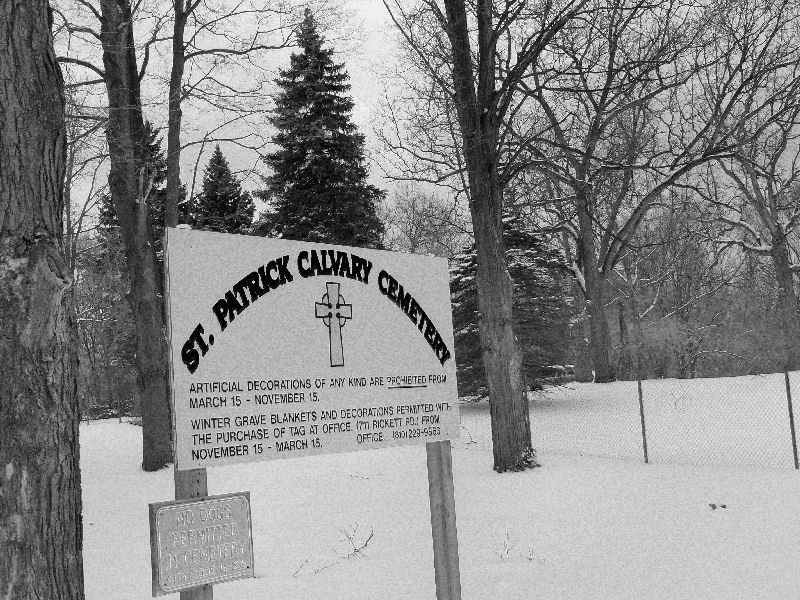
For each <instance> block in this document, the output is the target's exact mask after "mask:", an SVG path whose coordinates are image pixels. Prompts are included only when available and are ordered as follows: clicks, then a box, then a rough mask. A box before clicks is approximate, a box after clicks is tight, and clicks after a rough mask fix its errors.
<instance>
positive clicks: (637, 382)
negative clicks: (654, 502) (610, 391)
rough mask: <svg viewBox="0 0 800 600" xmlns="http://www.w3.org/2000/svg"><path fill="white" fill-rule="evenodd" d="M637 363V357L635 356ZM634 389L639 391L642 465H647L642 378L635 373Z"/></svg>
mask: <svg viewBox="0 0 800 600" xmlns="http://www.w3.org/2000/svg"><path fill="white" fill-rule="evenodd" d="M636 360H637V361H638V360H639V359H638V356H637V359H636ZM636 387H637V388H638V390H639V418H640V419H641V421H642V449H643V450H644V464H648V463H649V462H650V460H649V458H648V456H647V431H646V429H645V426H644V401H643V400H642V378H641V376H640V375H639V374H638V373H637V374H636Z"/></svg>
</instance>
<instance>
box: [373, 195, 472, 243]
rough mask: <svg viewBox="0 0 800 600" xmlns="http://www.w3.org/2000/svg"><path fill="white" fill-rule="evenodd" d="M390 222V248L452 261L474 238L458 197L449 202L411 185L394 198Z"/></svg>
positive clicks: (385, 218) (387, 220)
mask: <svg viewBox="0 0 800 600" xmlns="http://www.w3.org/2000/svg"><path fill="white" fill-rule="evenodd" d="M391 201H392V207H391V208H390V209H388V210H387V211H386V213H385V214H384V215H383V218H382V220H383V221H384V222H385V223H386V225H387V229H386V240H385V241H384V245H385V246H386V247H387V248H392V249H394V250H400V251H402V252H412V253H418V254H434V255H436V256H444V257H447V258H452V257H453V256H455V255H456V254H457V253H458V252H459V251H460V250H461V248H462V247H463V246H464V244H465V243H466V242H467V239H468V238H470V237H471V236H470V231H469V223H468V222H467V220H468V218H469V217H468V216H467V215H465V214H462V209H461V206H460V203H459V202H458V200H457V199H456V198H452V199H449V200H448V199H446V198H443V197H441V196H439V195H437V194H435V193H428V192H425V191H423V190H422V189H421V188H418V187H415V186H413V185H411V184H409V183H406V184H404V185H402V186H400V187H399V188H398V189H397V190H396V191H395V192H394V194H393V195H392V198H391Z"/></svg>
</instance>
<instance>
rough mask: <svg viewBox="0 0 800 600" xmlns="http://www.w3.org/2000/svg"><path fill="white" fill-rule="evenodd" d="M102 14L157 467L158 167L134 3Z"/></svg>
mask: <svg viewBox="0 0 800 600" xmlns="http://www.w3.org/2000/svg"><path fill="white" fill-rule="evenodd" d="M97 17H98V18H99V20H100V23H101V41H102V45H103V65H104V69H103V75H104V80H105V84H106V90H107V93H108V108H109V112H108V125H107V128H106V134H107V136H108V147H109V153H110V156H111V172H110V175H109V186H110V190H111V200H112V202H113V204H114V212H115V214H116V216H117V219H118V221H119V224H120V231H121V234H122V240H123V245H124V247H125V256H126V261H127V265H128V275H129V277H130V285H131V288H130V291H129V292H128V302H129V303H130V305H131V309H132V311H133V315H134V320H135V322H136V369H137V383H138V388H139V397H140V402H141V409H142V428H143V436H144V440H143V450H142V467H143V468H144V469H145V470H146V471H153V470H157V469H160V468H162V467H164V466H165V465H167V464H168V463H169V462H170V461H171V459H172V445H171V419H170V411H169V401H168V398H167V344H166V335H165V323H164V310H163V296H162V289H161V288H162V278H161V273H160V268H159V265H158V262H157V260H156V255H155V251H154V247H153V232H152V226H151V222H150V214H149V208H148V200H149V195H150V192H151V191H152V177H153V174H152V172H151V171H152V169H151V166H150V165H149V164H148V161H147V153H146V151H145V147H144V146H145V139H144V138H145V136H144V120H143V117H142V107H141V97H140V91H139V82H140V71H139V68H138V65H137V62H136V49H135V40H134V36H133V15H132V12H131V4H130V2H129V0H100V11H99V13H97Z"/></svg>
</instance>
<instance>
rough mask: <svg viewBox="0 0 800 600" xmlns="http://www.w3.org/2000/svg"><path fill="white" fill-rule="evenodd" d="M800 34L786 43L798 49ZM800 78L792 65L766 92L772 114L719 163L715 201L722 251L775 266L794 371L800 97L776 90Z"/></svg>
mask: <svg viewBox="0 0 800 600" xmlns="http://www.w3.org/2000/svg"><path fill="white" fill-rule="evenodd" d="M797 33H800V31H798V32H796V33H795V35H794V36H791V37H789V36H787V38H786V39H785V40H784V43H786V44H795V43H796V39H797V37H796V34H797ZM798 74H800V64H798V63H795V64H792V65H788V66H786V67H785V68H784V69H783V70H781V72H779V73H775V74H774V76H773V78H771V81H770V83H769V84H768V85H767V86H765V87H764V89H763V90H762V94H764V95H765V96H771V97H772V98H773V100H772V103H771V106H770V111H769V113H768V114H764V115H761V116H760V118H754V119H751V120H750V121H749V122H748V124H747V130H746V131H745V132H743V134H742V135H741V138H740V139H741V142H740V143H739V144H738V145H737V147H736V151H735V153H734V155H733V157H732V158H731V159H729V160H720V161H719V166H720V167H721V169H722V171H723V172H724V173H725V175H726V176H727V179H728V182H729V185H728V186H727V187H728V189H727V190H722V191H721V193H719V194H715V195H714V197H713V202H714V204H715V205H716V206H717V207H718V208H719V209H720V216H719V219H720V221H721V223H722V229H723V231H722V232H721V234H720V236H719V237H718V238H717V239H716V242H717V244H718V247H719V249H720V250H726V249H728V248H731V247H738V248H741V249H742V250H744V251H745V252H748V253H753V254H756V255H758V256H762V257H766V258H767V259H768V260H769V261H770V262H771V263H772V268H773V272H774V276H775V282H776V284H777V291H778V305H779V307H780V318H781V324H782V330H783V334H784V341H783V345H784V347H785V349H784V353H785V360H786V368H787V369H790V370H793V369H797V368H798V367H800V351H798V349H797V346H798V343H800V316H799V315H798V312H797V294H796V291H795V283H794V273H796V272H800V261H799V260H798V254H797V248H796V247H794V248H793V247H792V242H793V241H794V242H795V245H796V242H797V232H798V225H800V145H798V144H799V143H800V97H799V96H798V93H797V91H793V92H792V93H788V92H781V91H780V90H777V93H776V90H775V88H780V87H783V85H784V81H785V80H786V79H795V78H796V77H797V76H798Z"/></svg>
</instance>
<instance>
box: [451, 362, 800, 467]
mask: <svg viewBox="0 0 800 600" xmlns="http://www.w3.org/2000/svg"><path fill="white" fill-rule="evenodd" d="M788 379H789V382H790V384H791V385H790V387H789V389H790V390H792V391H795V395H798V394H800V372H792V373H790V374H789V378H788ZM529 398H530V415H531V438H532V441H533V447H534V448H535V449H536V451H537V453H540V454H572V455H584V456H599V457H607V458H622V459H631V460H645V444H644V443H643V429H644V434H645V436H644V438H645V439H646V447H647V460H648V461H649V462H654V463H679V464H689V465H736V466H751V467H772V468H790V469H791V468H796V467H797V464H796V457H795V452H796V441H795V440H793V435H792V427H791V423H790V411H789V406H790V404H789V401H788V395H787V385H786V379H785V376H784V374H783V373H772V374H769V375H749V376H743V377H722V378H713V379H657V380H645V381H642V403H641V406H642V409H643V411H640V404H639V391H638V388H637V382H636V381H616V382H613V383H603V384H594V383H568V384H564V385H560V386H554V387H549V388H546V389H545V390H543V391H541V392H535V393H531V394H530V396H529ZM798 408H800V406H798V402H797V401H795V402H794V407H793V409H794V410H793V413H794V415H797V411H798ZM460 409H461V424H462V430H461V439H460V440H459V442H458V443H459V444H460V445H462V446H467V447H479V448H481V449H488V450H491V447H492V439H491V430H490V421H489V405H488V402H487V401H485V400H484V401H481V402H476V403H465V404H462V405H461V407H460ZM642 412H643V414H644V428H643V427H642Z"/></svg>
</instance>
